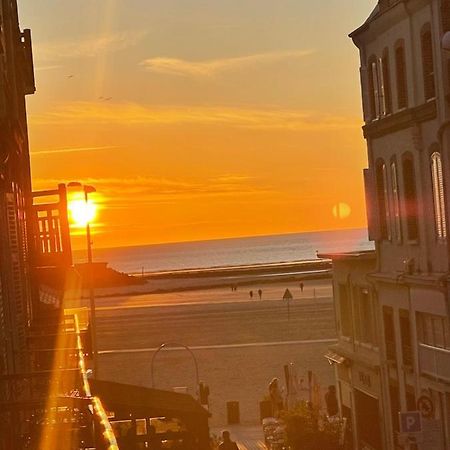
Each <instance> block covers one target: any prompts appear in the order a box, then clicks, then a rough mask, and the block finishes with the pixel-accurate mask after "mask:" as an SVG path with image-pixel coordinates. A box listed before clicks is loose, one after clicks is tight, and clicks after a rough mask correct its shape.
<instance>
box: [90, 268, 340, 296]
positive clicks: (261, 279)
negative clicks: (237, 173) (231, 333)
mask: <svg viewBox="0 0 450 450" xmlns="http://www.w3.org/2000/svg"><path fill="white" fill-rule="evenodd" d="M331 275H332V266H331V261H329V260H306V261H293V262H284V263H269V264H254V265H245V266H230V267H214V268H208V269H180V270H173V271H163V272H152V273H148V274H144V276H138V275H137V274H135V275H130V276H132V277H134V278H138V279H143V280H145V282H144V283H143V284H135V285H126V286H116V287H109V288H97V289H96V290H95V295H96V297H121V296H133V295H143V294H162V293H170V292H183V291H191V290H207V289H216V288H223V287H231V286H236V287H238V286H247V285H251V284H255V283H258V284H268V283H277V282H287V281H299V282H301V281H303V280H313V279H325V278H331ZM87 295H88V293H87V291H84V292H83V297H87Z"/></svg>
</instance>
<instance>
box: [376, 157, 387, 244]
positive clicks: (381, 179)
mask: <svg viewBox="0 0 450 450" xmlns="http://www.w3.org/2000/svg"><path fill="white" fill-rule="evenodd" d="M376 181H377V203H378V220H379V223H380V235H381V238H382V239H391V234H390V229H389V227H390V217H389V203H388V192H387V173H386V164H385V163H384V161H383V160H381V159H380V160H378V162H377V165H376Z"/></svg>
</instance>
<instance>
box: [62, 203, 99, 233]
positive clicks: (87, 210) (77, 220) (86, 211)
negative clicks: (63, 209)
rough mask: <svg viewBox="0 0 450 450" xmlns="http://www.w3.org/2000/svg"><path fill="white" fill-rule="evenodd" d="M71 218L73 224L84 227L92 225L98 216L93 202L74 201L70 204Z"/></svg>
mask: <svg viewBox="0 0 450 450" xmlns="http://www.w3.org/2000/svg"><path fill="white" fill-rule="evenodd" d="M68 208H69V211H70V218H71V220H72V223H73V224H75V225H77V226H79V227H83V226H86V225H87V224H88V223H91V222H92V221H93V220H94V218H95V214H96V206H95V203H93V202H92V201H91V200H88V201H87V202H86V201H85V200H72V201H71V202H69V207H68Z"/></svg>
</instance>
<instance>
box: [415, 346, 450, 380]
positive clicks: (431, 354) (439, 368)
mask: <svg viewBox="0 0 450 450" xmlns="http://www.w3.org/2000/svg"><path fill="white" fill-rule="evenodd" d="M419 367H420V373H421V374H422V375H427V376H429V377H432V378H435V379H437V380H444V381H447V382H450V350H447V349H444V348H439V347H433V346H431V345H427V344H422V343H419Z"/></svg>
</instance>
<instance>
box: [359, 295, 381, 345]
mask: <svg viewBox="0 0 450 450" xmlns="http://www.w3.org/2000/svg"><path fill="white" fill-rule="evenodd" d="M354 305H355V307H354V311H355V316H356V321H355V322H356V324H355V328H356V333H355V334H356V336H355V337H356V340H358V341H359V342H362V343H365V344H373V345H376V344H377V338H376V325H375V324H376V321H375V311H374V308H373V304H372V299H371V297H370V294H369V290H368V289H366V288H361V287H359V286H356V287H355V288H354Z"/></svg>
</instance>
